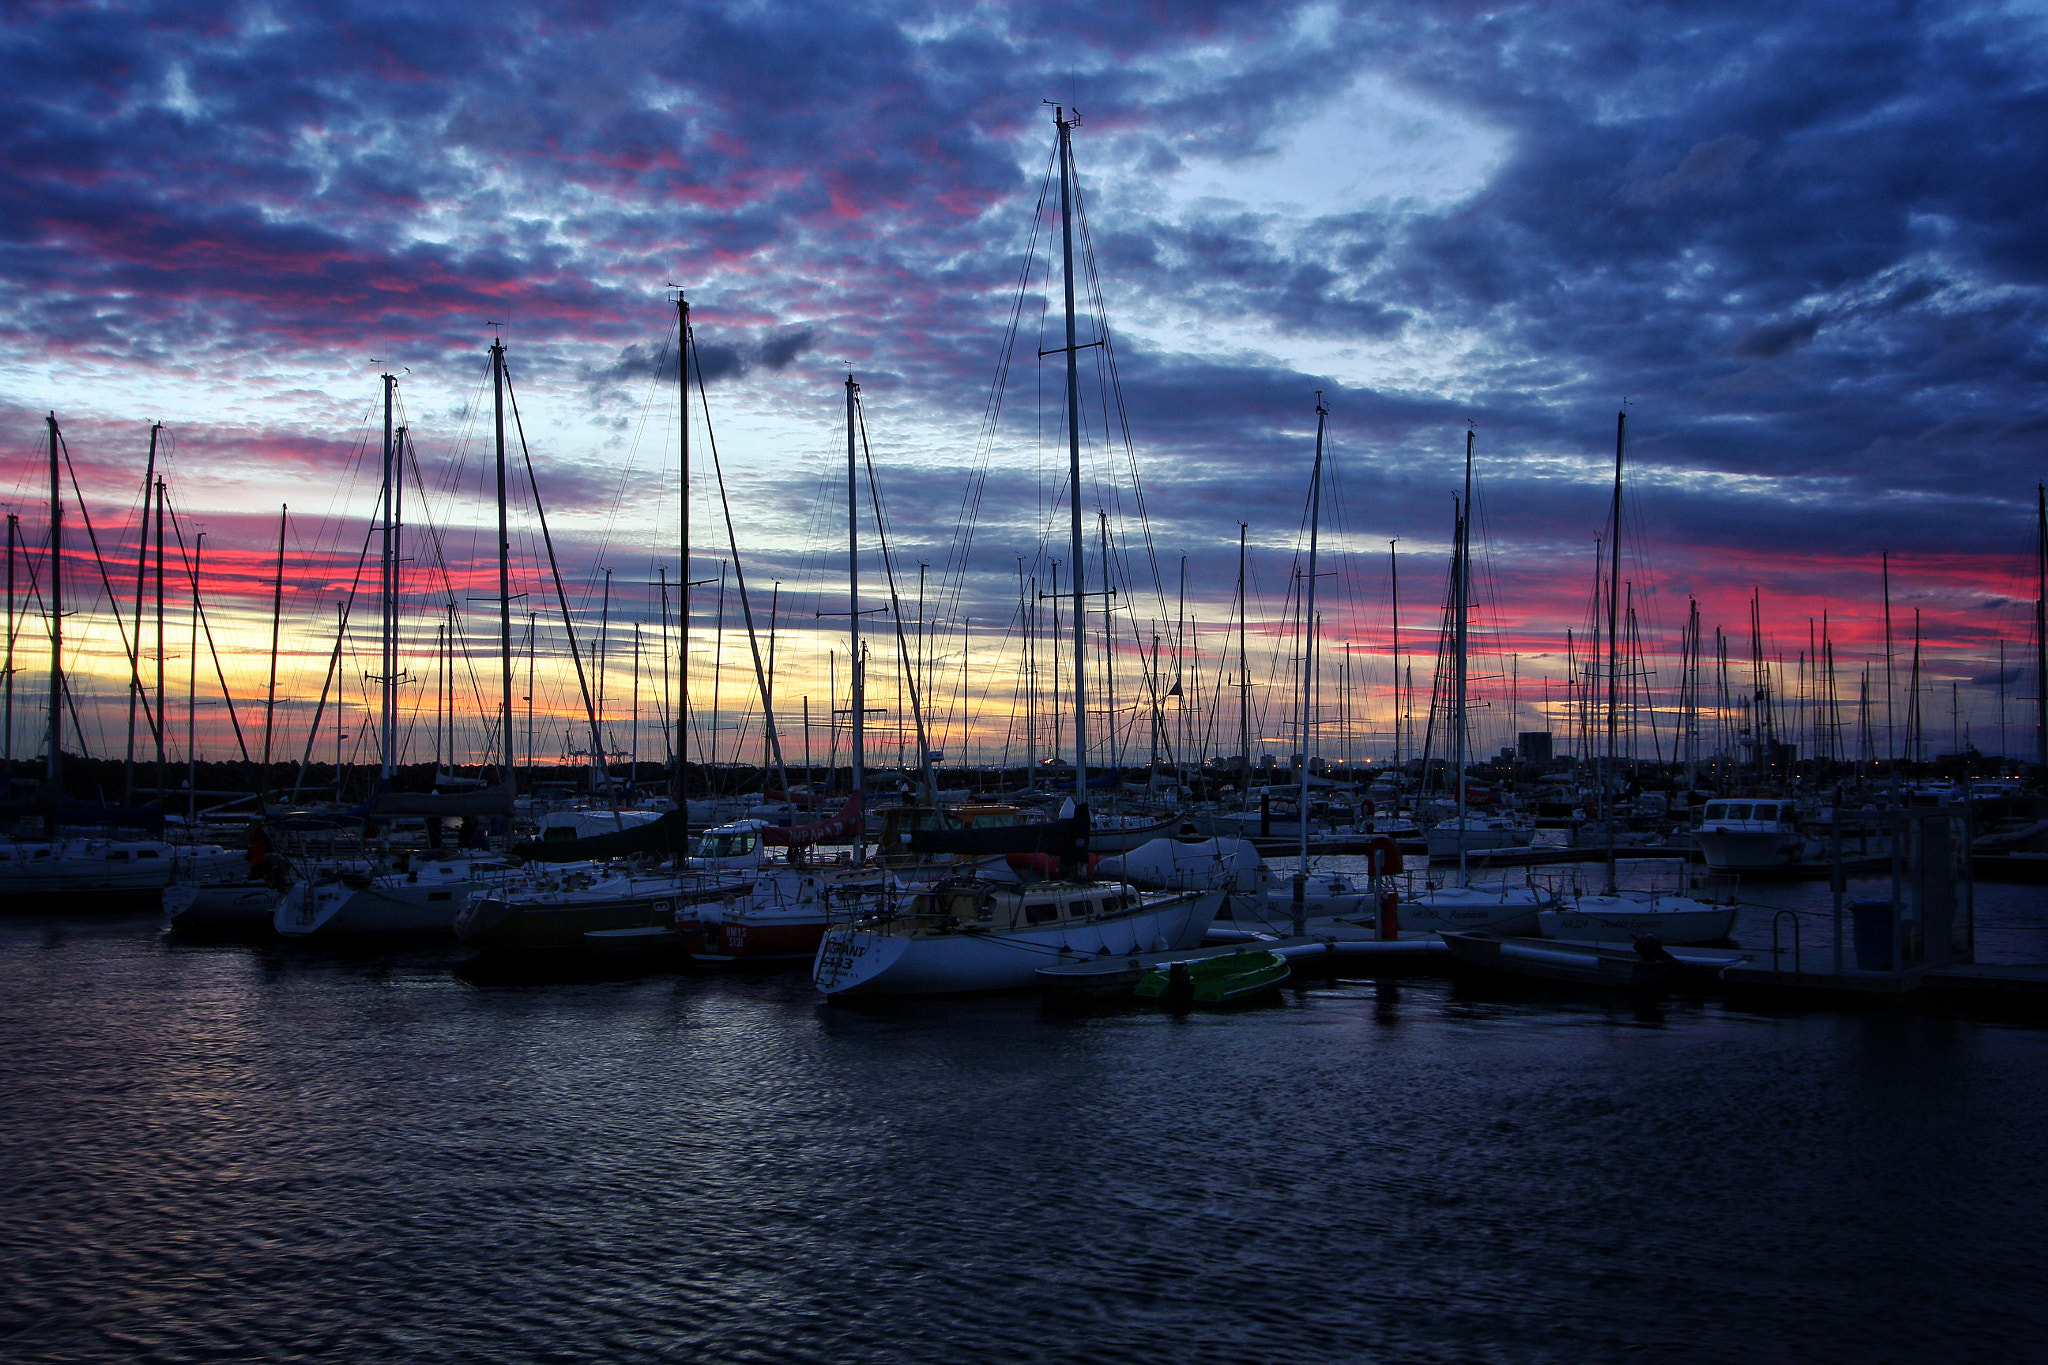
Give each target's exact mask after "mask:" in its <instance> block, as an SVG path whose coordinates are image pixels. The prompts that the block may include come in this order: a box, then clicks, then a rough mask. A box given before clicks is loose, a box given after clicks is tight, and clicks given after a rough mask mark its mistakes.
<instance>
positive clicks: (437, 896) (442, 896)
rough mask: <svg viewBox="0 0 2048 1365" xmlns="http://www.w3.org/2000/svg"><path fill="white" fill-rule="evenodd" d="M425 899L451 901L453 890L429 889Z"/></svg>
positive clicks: (453, 894) (453, 896)
mask: <svg viewBox="0 0 2048 1365" xmlns="http://www.w3.org/2000/svg"><path fill="white" fill-rule="evenodd" d="M427 899H428V900H430V901H452V900H454V899H455V893H454V892H453V891H429V892H428V893H427Z"/></svg>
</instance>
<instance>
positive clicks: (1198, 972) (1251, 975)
mask: <svg viewBox="0 0 2048 1365" xmlns="http://www.w3.org/2000/svg"><path fill="white" fill-rule="evenodd" d="M1286 979H1287V959H1286V958H1284V957H1282V956H1280V954H1278V953H1275V952H1268V951H1266V950H1265V949H1259V948H1252V949H1247V948H1240V949H1238V950H1237V951H1236V952H1234V953H1219V954H1217V955H1216V956H1214V957H1197V958H1191V959H1189V960H1188V961H1186V962H1166V963H1161V964H1160V965H1159V966H1157V967H1154V968H1153V969H1152V970H1151V971H1149V972H1146V973H1145V975H1144V976H1142V977H1140V978H1139V980H1138V984H1137V986H1136V987H1134V988H1133V989H1134V990H1135V992H1136V994H1137V995H1138V997H1139V998H1140V999H1145V1000H1190V1001H1194V1002H1196V1003H1198V1004H1203V1005H1217V1004H1222V1003H1223V1002H1224V1001H1226V1000H1241V999H1243V998H1244V997H1245V996H1247V995H1251V994H1253V993H1255V992H1257V991H1263V990H1267V989H1269V988H1271V987H1274V986H1277V985H1279V984H1280V983H1281V982H1283V981H1285V980H1286Z"/></svg>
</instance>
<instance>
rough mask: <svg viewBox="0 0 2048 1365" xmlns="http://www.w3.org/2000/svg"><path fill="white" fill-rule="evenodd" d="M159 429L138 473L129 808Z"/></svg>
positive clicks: (125, 796) (125, 795) (126, 776)
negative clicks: (139, 502) (139, 516)
mask: <svg viewBox="0 0 2048 1365" xmlns="http://www.w3.org/2000/svg"><path fill="white" fill-rule="evenodd" d="M162 429H163V423H161V422H157V423H154V424H152V425H151V427H150V429H149V462H148V464H146V465H145V466H144V467H143V472H142V520H141V523H140V527H141V531H140V534H138V535H137V536H136V537H135V634H134V635H133V636H132V637H131V638H130V640H129V648H128V757H127V760H126V762H125V763H124V764H123V770H122V771H123V780H122V792H121V803H122V804H123V805H131V804H133V803H134V800H135V710H136V707H137V705H138V704H139V703H140V702H141V700H142V599H143V595H144V593H145V591H146V589H147V587H148V583H149V499H150V495H151V494H152V493H154V492H155V491H156V434H157V432H159V431H161V430H162ZM159 652H161V646H159Z"/></svg>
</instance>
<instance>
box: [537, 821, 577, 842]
mask: <svg viewBox="0 0 2048 1365" xmlns="http://www.w3.org/2000/svg"><path fill="white" fill-rule="evenodd" d="M575 837H576V831H575V829H574V828H572V827H571V826H568V825H549V826H548V827H547V828H546V829H544V830H542V831H541V832H540V841H541V842H542V843H544V844H566V843H568V842H569V841H570V840H571V839H574V838H575Z"/></svg>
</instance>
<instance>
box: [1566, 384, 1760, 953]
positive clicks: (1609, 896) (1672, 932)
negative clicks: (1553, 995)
mask: <svg viewBox="0 0 2048 1365" xmlns="http://www.w3.org/2000/svg"><path fill="white" fill-rule="evenodd" d="M1627 444H1628V412H1627V411H1626V410H1625V409H1624V410H1623V411H1621V412H1618V413H1616V414H1615V415H1614V501H1613V505H1612V509H1611V510H1612V517H1611V524H1610V525H1609V527H1608V542H1607V543H1608V552H1609V559H1608V565H1609V568H1608V578H1607V752H1606V754H1605V756H1604V770H1603V771H1602V773H1601V776H1600V784H1599V786H1600V794H1601V798H1600V799H1601V802H1602V804H1603V805H1604V804H1605V803H1606V802H1607V801H1608V800H1610V799H1611V798H1610V796H1609V793H1611V792H1612V791H1613V790H1614V771H1613V769H1614V765H1615V762H1616V761H1617V760H1618V759H1619V757H1620V748H1619V744H1618V739H1619V734H1620V731H1619V717H1620V699H1619V677H1620V672H1621V653H1620V642H1619V639H1618V638H1617V637H1618V636H1619V634H1620V626H1621V621H1620V591H1621V474H1622V459H1623V455H1624V453H1625V452H1626V450H1627ZM1602 815H1603V819H1602V823H1603V824H1604V825H1605V826H1606V829H1607V864H1606V867H1607V872H1606V879H1605V881H1606V884H1605V886H1604V887H1603V889H1602V890H1601V891H1600V893H1599V894H1597V895H1591V896H1586V895H1581V896H1577V897H1574V898H1573V899H1572V901H1571V903H1570V904H1569V905H1563V906H1557V907H1553V908H1551V909H1548V910H1545V911H1544V912H1543V913H1542V914H1541V915H1539V916H1538V917H1537V919H1538V923H1539V924H1540V925H1541V927H1542V930H1543V933H1544V935H1545V936H1546V937H1549V938H1558V939H1572V940H1577V941H1581V942H1620V943H1626V942H1628V941H1630V940H1631V939H1633V938H1636V937H1639V936H1646V935H1655V936H1656V937H1657V938H1659V939H1661V940H1663V941H1664V942H1665V943H1672V944H1700V943H1717V942H1719V941H1720V940H1722V939H1725V938H1727V937H1728V935H1729V934H1730V933H1731V932H1732V931H1733V930H1734V928H1735V907H1734V906H1732V905H1710V904H1708V903H1707V902H1705V901H1701V900H1696V899H1694V898H1693V897H1691V896H1684V895H1678V894H1676V893H1671V892H1664V891H1624V890H1621V889H1619V888H1618V887H1617V886H1616V884H1615V859H1614V821H1613V819H1612V818H1608V812H1605V811H1603V812H1602Z"/></svg>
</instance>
